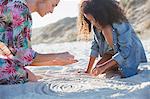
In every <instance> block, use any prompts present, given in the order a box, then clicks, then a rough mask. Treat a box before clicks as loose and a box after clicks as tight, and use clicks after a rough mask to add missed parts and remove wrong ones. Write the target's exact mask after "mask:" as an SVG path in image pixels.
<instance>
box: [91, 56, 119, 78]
mask: <svg viewBox="0 0 150 99" xmlns="http://www.w3.org/2000/svg"><path fill="white" fill-rule="evenodd" d="M117 65H118V64H117V62H116V61H115V60H113V59H109V60H108V61H106V62H104V63H103V64H100V65H97V66H96V67H95V68H94V69H93V71H92V74H93V75H94V76H98V75H99V74H102V73H104V72H105V71H106V70H107V69H110V68H112V67H114V66H117Z"/></svg>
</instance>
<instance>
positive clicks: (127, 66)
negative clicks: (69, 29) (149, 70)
mask: <svg viewBox="0 0 150 99" xmlns="http://www.w3.org/2000/svg"><path fill="white" fill-rule="evenodd" d="M112 28H113V31H112V35H113V48H111V47H110V46H109V45H108V44H107V42H106V40H105V38H104V36H103V34H102V33H100V32H98V31H97V30H96V28H94V27H93V32H94V40H93V42H92V47H91V56H94V57H98V55H100V56H103V54H104V53H107V52H109V51H110V50H113V51H114V53H115V54H114V55H113V57H112V59H114V60H115V61H116V62H117V63H118V65H119V70H120V71H121V72H122V74H123V76H124V77H130V76H133V75H135V74H136V73H137V68H138V66H139V64H140V63H144V62H147V59H146V55H145V51H144V48H143V45H142V43H141V41H140V40H139V38H138V37H137V35H136V33H135V31H134V30H133V28H132V26H131V25H130V23H128V22H122V23H117V24H116V23H114V24H113V25H112Z"/></svg>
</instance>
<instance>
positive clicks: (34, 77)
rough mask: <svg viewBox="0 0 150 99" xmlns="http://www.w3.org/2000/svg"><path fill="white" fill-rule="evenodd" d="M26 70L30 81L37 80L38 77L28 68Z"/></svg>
mask: <svg viewBox="0 0 150 99" xmlns="http://www.w3.org/2000/svg"><path fill="white" fill-rule="evenodd" d="M26 72H27V74H28V79H29V81H30V82H37V80H38V79H37V77H36V76H35V75H34V74H33V73H32V72H31V71H30V70H28V69H26Z"/></svg>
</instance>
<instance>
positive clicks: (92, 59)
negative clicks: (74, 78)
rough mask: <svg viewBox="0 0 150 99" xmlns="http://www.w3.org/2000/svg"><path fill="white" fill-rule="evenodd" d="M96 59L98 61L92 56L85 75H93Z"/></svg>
mask: <svg viewBox="0 0 150 99" xmlns="http://www.w3.org/2000/svg"><path fill="white" fill-rule="evenodd" d="M95 59H96V57H93V56H90V60H89V64H88V66H87V70H86V71H85V73H88V74H90V73H91V70H92V67H93V64H94V62H95Z"/></svg>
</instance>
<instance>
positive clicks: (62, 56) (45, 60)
mask: <svg viewBox="0 0 150 99" xmlns="http://www.w3.org/2000/svg"><path fill="white" fill-rule="evenodd" d="M75 62H77V60H75V59H74V56H73V55H71V54H69V53H68V52H65V53H54V54H37V55H36V57H35V59H34V60H33V62H32V63H31V66H56V65H61V66H64V65H68V64H72V63H75Z"/></svg>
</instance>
